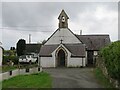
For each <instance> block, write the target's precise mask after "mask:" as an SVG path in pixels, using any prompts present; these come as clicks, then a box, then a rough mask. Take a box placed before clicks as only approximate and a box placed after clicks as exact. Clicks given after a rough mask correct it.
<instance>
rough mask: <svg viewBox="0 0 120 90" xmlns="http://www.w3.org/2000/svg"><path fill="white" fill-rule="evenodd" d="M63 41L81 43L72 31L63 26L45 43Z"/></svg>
mask: <svg viewBox="0 0 120 90" xmlns="http://www.w3.org/2000/svg"><path fill="white" fill-rule="evenodd" d="M61 39H62V40H63V41H62V43H64V44H65V43H72V44H74V43H81V42H80V41H79V39H78V38H77V37H76V36H75V35H74V34H73V33H71V32H70V31H69V30H68V29H67V28H61V29H60V30H57V32H56V33H55V34H54V35H53V36H52V37H51V38H50V39H49V40H48V41H47V42H46V43H45V45H50V44H60V43H61V41H60V40H61Z"/></svg>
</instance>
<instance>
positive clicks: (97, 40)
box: [76, 35, 110, 50]
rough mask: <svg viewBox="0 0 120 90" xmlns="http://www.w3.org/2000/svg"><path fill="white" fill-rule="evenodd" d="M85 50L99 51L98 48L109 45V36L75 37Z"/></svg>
mask: <svg viewBox="0 0 120 90" xmlns="http://www.w3.org/2000/svg"><path fill="white" fill-rule="evenodd" d="M76 36H77V37H78V38H79V39H80V40H81V41H82V43H84V44H85V45H86V48H87V50H100V48H102V47H104V46H106V45H108V44H109V43H110V38H109V35H76Z"/></svg>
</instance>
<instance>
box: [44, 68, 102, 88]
mask: <svg viewBox="0 0 120 90" xmlns="http://www.w3.org/2000/svg"><path fill="white" fill-rule="evenodd" d="M43 70H44V71H46V72H48V73H50V74H51V76H52V78H53V83H52V84H53V88H102V86H101V85H100V84H99V83H98V82H97V80H96V79H95V76H94V74H93V72H92V68H55V69H54V68H53V69H51V68H49V69H43Z"/></svg>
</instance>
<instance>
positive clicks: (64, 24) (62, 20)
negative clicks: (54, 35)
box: [58, 10, 69, 28]
mask: <svg viewBox="0 0 120 90" xmlns="http://www.w3.org/2000/svg"><path fill="white" fill-rule="evenodd" d="M58 19H59V28H68V19H69V17H68V16H67V14H66V13H65V11H64V10H62V11H61V13H60V15H59V17H58Z"/></svg>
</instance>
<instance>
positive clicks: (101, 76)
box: [94, 68, 114, 88]
mask: <svg viewBox="0 0 120 90" xmlns="http://www.w3.org/2000/svg"><path fill="white" fill-rule="evenodd" d="M94 74H95V77H96V78H97V80H98V82H99V83H100V84H101V85H103V86H104V87H105V88H114V87H113V85H112V84H111V83H110V82H109V80H108V79H107V78H106V77H105V76H104V74H103V73H102V70H101V69H100V68H95V69H94Z"/></svg>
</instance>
